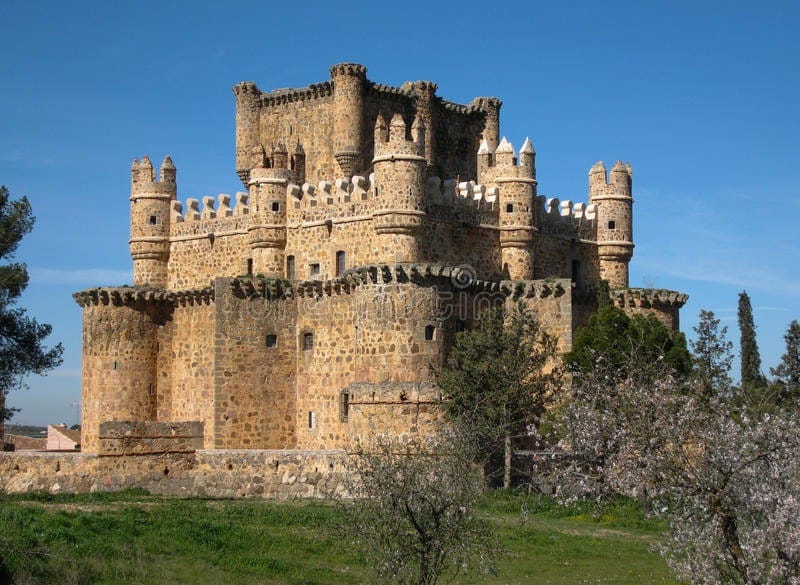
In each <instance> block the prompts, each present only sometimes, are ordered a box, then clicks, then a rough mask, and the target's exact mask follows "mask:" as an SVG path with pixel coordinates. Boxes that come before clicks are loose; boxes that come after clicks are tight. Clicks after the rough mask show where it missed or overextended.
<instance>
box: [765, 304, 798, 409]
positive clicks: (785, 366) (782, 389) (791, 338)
mask: <svg viewBox="0 0 800 585" xmlns="http://www.w3.org/2000/svg"><path fill="white" fill-rule="evenodd" d="M783 338H784V339H785V340H786V353H784V354H783V356H782V357H781V362H780V363H779V364H778V366H777V367H775V368H772V369H770V373H772V375H773V376H775V378H776V380H775V382H776V384H775V385H776V386H777V388H776V390H777V391H776V395H777V396H776V402H777V403H778V405H780V406H791V407H793V408H797V407H798V406H800V323H798V322H797V321H796V320H795V321H792V322H791V323H790V324H789V329H788V330H787V331H786V335H784V336H783Z"/></svg>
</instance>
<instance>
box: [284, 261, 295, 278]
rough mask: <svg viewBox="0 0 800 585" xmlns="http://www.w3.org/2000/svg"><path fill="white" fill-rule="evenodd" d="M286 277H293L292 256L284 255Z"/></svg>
mask: <svg viewBox="0 0 800 585" xmlns="http://www.w3.org/2000/svg"><path fill="white" fill-rule="evenodd" d="M286 278H287V279H289V280H294V279H295V274H294V256H287V257H286Z"/></svg>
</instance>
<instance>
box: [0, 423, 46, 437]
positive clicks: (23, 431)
mask: <svg viewBox="0 0 800 585" xmlns="http://www.w3.org/2000/svg"><path fill="white" fill-rule="evenodd" d="M6 433H7V434H10V435H22V436H24V437H35V438H37V439H39V438H41V437H46V436H47V427H35V426H32V425H9V424H6Z"/></svg>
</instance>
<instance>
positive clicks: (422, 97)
mask: <svg viewBox="0 0 800 585" xmlns="http://www.w3.org/2000/svg"><path fill="white" fill-rule="evenodd" d="M411 86H412V87H413V88H414V93H415V94H416V96H417V116H418V117H419V119H420V120H421V121H422V123H423V124H424V125H425V160H426V161H428V169H430V170H431V173H430V174H438V173H437V172H435V171H434V169H435V164H436V161H435V160H434V156H435V153H436V144H435V141H436V107H435V106H436V88H437V87H438V86H437V85H436V84H435V83H433V82H432V81H415V82H414V83H412V84H411Z"/></svg>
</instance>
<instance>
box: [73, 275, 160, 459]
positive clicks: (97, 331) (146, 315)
mask: <svg viewBox="0 0 800 585" xmlns="http://www.w3.org/2000/svg"><path fill="white" fill-rule="evenodd" d="M149 296H151V297H152V295H149ZM147 297H148V295H147V294H146V293H145V292H143V291H137V290H136V289H133V288H127V287H126V288H104V289H93V290H90V291H84V292H81V293H76V295H75V300H76V301H77V302H78V304H79V305H81V306H82V307H83V363H82V370H81V387H82V400H81V402H82V415H81V449H82V450H83V451H85V452H89V453H96V452H97V450H98V444H99V430H100V423H102V422H106V421H146V420H155V419H156V396H157V388H156V383H157V376H156V364H157V355H158V327H159V324H162V323H163V322H164V315H165V312H166V309H165V307H164V306H161V302H160V301H158V300H155V299H154V298H149V299H148V298H147Z"/></svg>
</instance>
